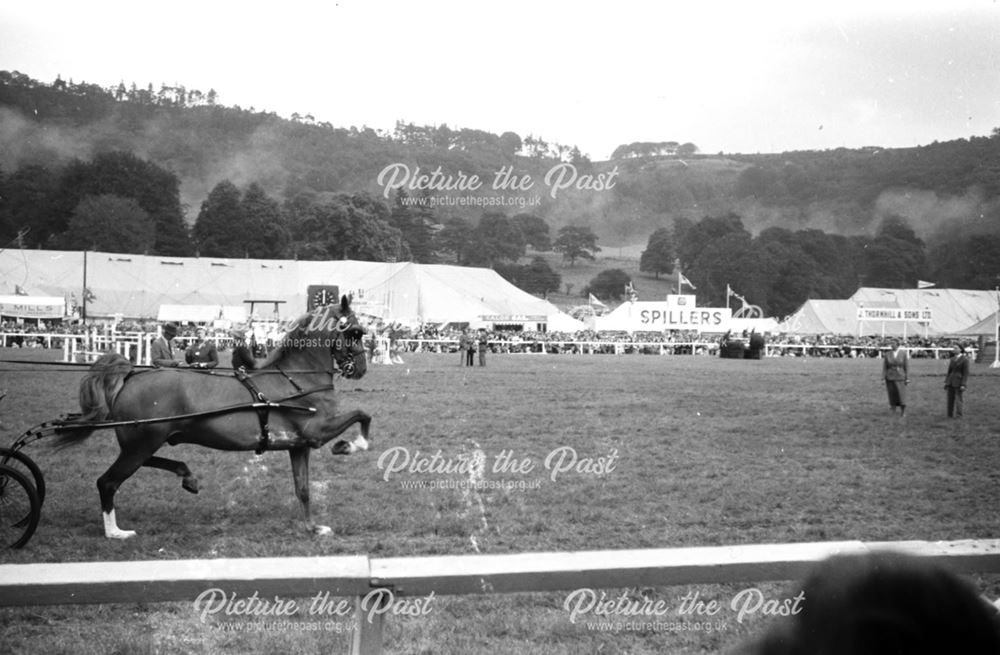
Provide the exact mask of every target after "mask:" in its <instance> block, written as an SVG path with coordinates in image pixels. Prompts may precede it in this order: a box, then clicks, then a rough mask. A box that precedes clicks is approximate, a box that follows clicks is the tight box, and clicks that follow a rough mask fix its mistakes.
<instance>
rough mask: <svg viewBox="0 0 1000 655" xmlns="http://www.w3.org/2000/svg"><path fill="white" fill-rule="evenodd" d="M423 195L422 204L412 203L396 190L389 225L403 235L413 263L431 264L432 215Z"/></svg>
mask: <svg viewBox="0 0 1000 655" xmlns="http://www.w3.org/2000/svg"><path fill="white" fill-rule="evenodd" d="M442 127H444V126H442ZM423 194H424V195H423V196H422V200H423V202H417V203H412V202H410V201H409V196H408V194H407V193H406V190H405V189H399V190H397V191H396V196H395V198H394V199H393V204H392V211H391V212H390V214H389V224H390V225H392V226H393V227H395V228H396V229H398V230H399V231H400V233H401V234H402V235H403V241H405V242H406V245H407V246H408V248H409V251H410V255H411V257H412V258H413V261H415V262H419V263H421V264H432V263H434V261H435V260H436V259H437V258H436V257H435V255H434V246H433V235H434V232H433V225H434V214H433V211H432V210H431V208H430V202H429V198H430V194H429V192H428V191H427V190H424V191H423Z"/></svg>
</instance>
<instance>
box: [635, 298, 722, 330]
mask: <svg viewBox="0 0 1000 655" xmlns="http://www.w3.org/2000/svg"><path fill="white" fill-rule="evenodd" d="M635 304H636V305H647V306H646V307H641V308H639V326H640V327H639V328H638V329H640V330H699V331H702V332H725V331H726V330H728V329H729V327H728V326H729V319H730V318H732V310H730V309H728V308H726V307H690V308H686V307H679V306H669V305H668V304H667V303H662V302H637V303H635ZM633 315H634V312H633Z"/></svg>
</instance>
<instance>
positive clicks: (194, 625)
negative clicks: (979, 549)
mask: <svg viewBox="0 0 1000 655" xmlns="http://www.w3.org/2000/svg"><path fill="white" fill-rule="evenodd" d="M42 354H45V355H48V356H49V357H54V356H55V355H53V354H51V353H44V351H0V356H2V357H4V358H9V357H11V356H17V357H29V358H35V357H38V356H39V355H42ZM404 359H405V360H406V363H405V364H404V365H401V366H391V367H378V366H374V367H372V368H370V369H369V374H368V375H367V376H366V377H365V378H364V379H362V380H360V381H351V382H347V383H343V382H341V383H340V384H339V388H340V389H341V392H342V393H341V398H342V400H343V403H344V407H345V409H346V408H351V407H355V406H357V407H361V408H363V409H365V410H366V411H369V412H370V413H371V414H372V415H373V417H374V421H373V425H372V431H373V432H372V434H373V437H374V443H373V450H372V451H370V452H368V453H363V454H360V455H355V456H351V457H346V458H344V457H334V456H332V455H331V454H330V453H329V452H328V451H322V452H317V453H315V454H314V456H313V458H312V465H313V466H312V471H313V485H312V496H313V509H314V513H315V515H316V517H317V520H320V521H322V522H327V523H328V524H329V525H330V526H331V527H333V529H334V536H331V537H326V538H314V537H310V536H308V535H306V534H305V533H304V532H303V531H302V529H301V524H300V521H299V517H300V511H299V508H298V502H297V501H296V500H295V498H294V495H293V493H292V481H291V472H290V466H289V464H288V459H287V457H286V456H284V455H283V454H281V453H270V454H267V455H265V456H263V457H256V456H254V455H253V453H226V452H217V451H210V450H205V449H197V448H194V447H191V446H179V447H176V448H168V449H165V450H164V451H162V452H161V454H163V455H164V456H167V457H171V458H176V459H182V460H184V461H186V462H187V463H188V464H189V466H190V467H191V469H192V470H193V471H194V473H195V475H197V476H198V477H199V478H200V481H201V493H200V494H199V495H198V496H191V495H189V494H187V493H186V492H184V491H183V490H182V489H181V488H180V481H179V479H177V478H175V477H173V476H171V475H169V474H167V473H164V472H162V471H155V470H141V471H140V472H139V473H137V474H136V475H135V476H134V477H133V478H131V479H130V480H129V481H127V482H126V483H125V484H124V485H123V487H122V488H121V490H120V491H119V494H118V497H117V501H118V521H119V525H120V526H121V527H123V528H125V529H135V530H137V531H138V533H139V535H138V537H136V538H135V539H132V540H128V541H124V542H113V541H110V540H106V539H104V538H103V536H102V535H103V532H102V528H101V524H100V510H99V507H98V499H97V490H96V488H95V486H94V483H95V481H96V478H97V477H98V475H100V474H101V473H102V472H103V471H104V469H105V468H106V467H107V466H108V465H109V464H110V463H111V461H112V460H113V459H114V457H115V454H116V452H117V446H116V444H115V441H114V438H113V435H112V434H111V433H110V432H99V433H96V434H95V435H94V436H92V437H91V438H90V439H89V441H87V442H86V443H85V444H83V445H82V446H80V447H78V448H76V449H69V450H64V451H61V452H56V451H53V450H52V449H50V448H48V447H46V446H45V445H44V443H39V444H35V445H33V446H31V447H29V451H28V454H29V455H31V456H32V457H33V458H35V460H36V461H37V462H38V464H39V465H40V466H41V468H42V470H43V471H44V472H45V475H46V482H47V484H48V489H49V490H48V499H47V500H46V503H45V507H44V510H43V513H42V521H41V524H40V526H39V529H38V531H37V533H36V534H35V536H34V537H33V539H32V541H31V542H30V543H29V544H28V546H27V547H26V548H24V549H23V550H20V551H3V552H0V562H3V563H17V562H56V561H85V560H99V561H109V562H113V561H120V560H150V559H163V558H169V559H176V558H212V557H256V556H282V555H336V554H355V553H369V554H371V555H378V556H405V555H420V554H441V553H449V554H462V553H471V552H476V550H477V549H478V551H479V552H483V553H507V552H531V551H550V550H590V549H606V548H652V547H673V546H695V545H723V544H740V543H775V542H801V541H823V540H840V539H862V540H905V539H930V540H934V539H962V538H995V537H997V529H998V528H997V526H998V525H1000V509H998V507H997V504H996V502H995V499H996V497H997V493H998V491H1000V467H998V460H1000V455H998V447H997V446H998V439H1000V372H998V371H994V370H991V369H989V368H987V367H986V366H985V365H977V366H975V367H974V370H973V377H972V379H971V381H970V385H969V391H968V392H967V400H966V407H967V417H966V418H965V419H964V420H963V421H960V422H956V421H949V420H947V419H946V418H945V417H944V401H945V399H944V390H943V389H942V388H941V387H942V384H941V383H942V380H943V377H944V371H945V368H946V362H945V361H943V360H941V361H935V360H914V361H913V362H912V368H911V379H912V382H911V385H910V396H911V397H910V410H909V415H908V416H907V418H906V420H905V421H900V420H898V419H897V418H896V417H894V416H892V415H890V414H889V410H888V406H887V401H886V398H885V389H884V385H883V384H882V382H881V380H880V379H879V377H880V373H881V368H880V366H879V361H878V360H828V359H803V358H782V359H770V360H763V361H737V360H723V359H716V358H706V357H691V356H664V357H660V356H641V355H632V356H621V357H616V356H611V355H593V356H567V355H561V356H552V355H506V356H499V355H497V356H492V357H490V358H489V360H488V362H487V364H488V365H487V367H486V368H479V367H475V368H464V367H460V366H459V357H458V355H454V356H451V355H431V354H419V355H417V354H414V355H407V356H405V357H404ZM0 369H3V370H2V372H0V389H6V390H7V391H8V395H7V398H6V399H4V400H3V401H2V403H0V441H3V442H8V441H10V440H11V439H13V438H14V437H15V436H16V435H17V434H19V433H20V432H21V431H23V430H24V429H25V428H27V427H30V426H31V425H34V424H36V423H38V422H40V421H43V420H46V419H50V418H53V417H54V416H56V415H58V414H60V413H63V412H68V411H74V410H75V409H76V405H75V395H76V384H77V381H78V380H79V378H80V375H81V373H80V372H77V371H73V372H61V371H57V370H54V369H51V368H44V369H43V368H41V367H24V366H20V365H16V364H4V363H0ZM394 448H395V449H397V450H391V449H394ZM570 449H572V450H570ZM477 452H478V453H480V456H481V457H483V458H485V464H486V470H485V472H484V474H483V475H484V479H485V480H490V481H493V482H494V484H495V485H496V486H495V487H494V488H490V489H484V490H481V491H478V492H474V493H470V492H469V491H468V490H463V489H460V488H457V485H458V484H459V483H460V482H462V481H463V480H467V479H468V478H469V473H468V471H467V470H463V471H462V472H460V473H427V472H424V473H419V472H410V471H399V472H391V471H389V470H388V460H389V458H390V456H391V454H392V453H397V455H398V456H399V457H400V458H402V457H403V456H404V454H405V456H408V457H409V458H410V461H411V462H414V461H429V460H426V459H422V458H429V457H432V456H434V455H437V456H438V457H439V458H440V460H439V461H450V462H452V463H453V464H456V466H455V467H453V468H458V466H457V463H460V462H462V461H465V460H463V459H462V458H463V457H471V456H474V455H475V454H476V453H477ZM560 452H562V453H566V459H564V460H563V461H564V462H569V461H570V458H571V456H572V455H573V454H575V456H576V463H577V466H576V467H574V469H573V470H569V471H565V472H562V473H558V474H556V475H555V476H554V479H553V472H552V463H553V462H554V461H555V460H556V459H557V458H558V455H559V453H560ZM585 458H586V459H588V460H590V462H589V464H591V465H592V466H589V467H588V465H587V464H586V463H584V462H583V460H584V459H585ZM546 460H548V461H549V464H550V465H549V467H546V465H545V464H546ZM380 461H381V466H380ZM397 461H402V460H397ZM511 462H517V463H518V464H519V468H518V469H517V470H514V469H513V468H512V466H513V465H512V464H511ZM602 462H603V464H604V466H603V469H604V470H603V472H600V473H598V472H597V471H596V469H597V468H598V465H599V464H600V463H602ZM505 463H506V464H507V466H506V468H505V466H504V465H505ZM612 463H613V466H610V465H611V464H612ZM529 465H530V470H524V469H527V468H528V467H529ZM448 485H451V486H448ZM978 582H979V583H980V586H981V588H982V589H983V590H984V592H986V593H987V594H988V595H990V596H992V597H997V596H1000V586H998V584H997V581H996V580H995V579H993V578H992V577H987V578H983V579H981V580H979V581H978ZM747 586H754V585H731V586H715V585H706V586H700V587H691V588H658V589H654V590H645V593H646V594H652V596H653V597H655V598H657V599H662V600H665V601H667V602H668V604H669V605H671V606H676V605H677V603H678V599H679V598H680V597H681V596H683V595H684V594H685V593H687V592H688V591H697V592H698V593H699V594H700V595H701V596H702V597H703V598H706V599H708V598H717V599H719V600H720V602H723V603H728V602H729V600H730V599H731V598H732V597H733V596H734V594H735V593H737V592H738V591H739V590H741V589H743V588H744V587H747ZM760 587H761V588H762V589H764V590H765V591H766V593H768V594H771V595H783V594H785V591H786V590H785V586H784V585H760ZM628 591H629V593H630V594H632V595H636V594H640V593H643V592H642V590H634V589H633V590H628ZM621 593H622V590H617V591H615V590H609V591H608V596H609V597H617V596H618V595H620V594H621ZM565 598H566V594H564V593H562V592H557V593H552V594H533V595H514V596H482V597H460V598H446V597H438V598H436V599H435V601H434V605H433V610H432V611H431V612H430V613H429V614H428V615H427V616H424V617H420V618H398V617H391V618H390V619H389V621H388V624H387V635H386V644H387V652H392V653H423V652H427V653H430V652H433V653H479V652H483V653H486V652H496V653H508V652H544V653H579V652H610V653H625V652H628V653H654V652H655V653H662V652H669V653H696V652H698V653H701V652H720V651H722V650H724V649H726V648H728V647H731V646H732V645H734V644H736V643H738V642H739V641H740V640H742V639H745V638H746V637H747V636H748V635H750V634H753V633H755V632H757V631H759V630H760V628H761V626H762V625H763V624H764V621H763V620H760V619H757V618H755V619H754V620H752V621H750V622H747V623H744V624H740V623H737V622H736V621H735V618H734V615H733V613H731V612H730V613H729V614H728V615H726V616H725V617H724V618H725V619H726V622H725V628H726V629H725V630H723V631H721V632H713V633H711V634H706V633H705V632H683V633H681V632H671V631H665V630H659V631H657V630H647V631H642V630H638V631H635V630H633V631H623V632H619V633H613V632H602V631H598V630H596V629H588V627H587V626H586V625H582V624H581V623H580V622H578V623H576V624H572V623H570V621H569V616H568V613H567V612H566V611H565V610H564V608H563V602H564V600H565ZM192 600H193V599H192ZM674 618H676V616H674ZM299 619H300V620H302V621H308V620H310V617H308V616H302V617H299ZM0 626H2V627H0V643H3V644H4V649H5V650H9V651H10V652H46V653H58V652H69V651H73V652H74V653H109V652H118V653H146V652H150V653H152V652H158V653H164V652H165V653H171V652H184V653H187V652H195V653H197V652H205V653H215V652H234V653H235V652H247V651H255V652H289V651H294V652H331V651H332V652H341V651H343V650H346V644H347V643H348V641H349V638H348V637H347V636H345V635H343V634H336V633H333V632H331V631H323V630H317V631H306V630H304V629H291V628H288V627H286V628H285V629H282V630H276V631H270V632H263V633H260V632H258V633H254V634H250V633H247V632H243V633H231V632H225V631H223V630H222V628H220V626H219V625H218V624H217V623H211V622H210V623H209V624H203V623H202V622H201V621H200V617H199V616H198V615H197V613H196V612H195V611H194V609H193V608H192V606H191V604H190V603H173V604H157V605H148V606H146V605H126V606H99V607H72V606H65V607H52V608H23V609H7V610H0ZM133 628H134V629H135V631H134V632H132V629H133ZM300 628H301V626H300ZM126 634H129V635H131V636H125V635H126Z"/></svg>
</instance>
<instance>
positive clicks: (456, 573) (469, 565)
mask: <svg viewBox="0 0 1000 655" xmlns="http://www.w3.org/2000/svg"><path fill="white" fill-rule="evenodd" d="M882 550H895V551H898V552H904V553H910V554H914V555H918V556H921V557H926V558H929V559H932V560H935V561H937V562H941V563H943V564H944V565H945V566H947V567H949V568H950V569H951V570H953V571H954V572H956V573H959V574H966V573H1000V539H987V540H962V541H943V542H928V541H896V542H862V541H840V542H820V543H796V544H761V545H739V546H714V547H694V548H664V549H647V550H610V551H583V552H566V553H555V552H552V553H517V554H509V555H444V556H432V557H388V558H373V557H368V556H365V555H353V556H335V557H279V558H248V559H201V560H167V561H163V560H156V561H125V562H66V563H41V564H3V565H0V606H35V605H72V604H88V603H111V604H113V603H135V602H144V603H153V602H176V601H194V600H195V599H196V598H197V597H198V596H199V594H202V593H203V592H204V591H205V590H206V589H210V588H218V589H221V590H224V591H225V592H227V593H230V594H235V595H236V596H238V597H250V596H253V595H254V594H256V595H257V597H259V598H261V599H272V598H274V597H279V598H281V599H294V598H308V597H314V596H316V595H317V594H324V597H331V598H332V597H339V598H342V599H353V600H352V601H351V602H353V605H352V606H351V607H353V608H354V609H353V610H352V611H353V613H354V614H355V626H356V627H355V629H354V635H353V640H352V645H351V651H350V652H351V653H352V654H353V655H370V654H378V653H381V652H382V630H383V624H384V621H385V620H386V617H387V616H388V615H390V613H389V612H372V611H371V607H369V606H365V602H366V599H368V602H369V603H370V599H371V598H373V595H372V592H373V591H379V590H382V591H391V592H392V593H391V595H390V594H388V593H384V594H381V595H379V594H376V595H375V596H374V597H375V598H380V597H381V598H383V599H388V598H394V599H402V598H419V597H427V596H428V595H430V594H432V593H433V594H434V595H436V596H439V595H479V594H508V593H524V592H538V593H541V592H552V591H563V590H574V589H582V588H589V589H610V588H624V587H637V586H642V587H660V586H675V585H691V584H726V583H734V582H754V581H786V580H798V579H801V578H803V577H804V576H805V575H806V574H807V573H808V571H809V570H811V568H812V567H813V566H814V565H815V564H816V563H818V562H820V561H822V560H824V559H826V558H827V557H830V556H831V555H835V554H863V553H867V552H873V551H882ZM345 602H346V601H345Z"/></svg>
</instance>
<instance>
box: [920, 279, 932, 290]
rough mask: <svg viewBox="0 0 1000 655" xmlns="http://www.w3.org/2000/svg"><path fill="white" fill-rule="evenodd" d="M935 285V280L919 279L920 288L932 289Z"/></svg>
mask: <svg viewBox="0 0 1000 655" xmlns="http://www.w3.org/2000/svg"><path fill="white" fill-rule="evenodd" d="M933 286H935V285H934V283H933V282H924V281H923V280H917V288H918V289H930V288H931V287H933Z"/></svg>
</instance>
